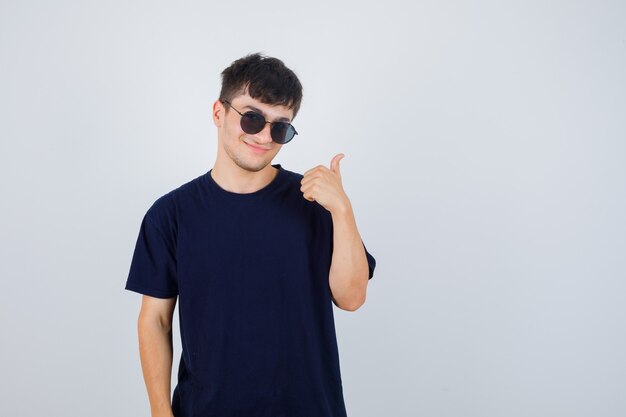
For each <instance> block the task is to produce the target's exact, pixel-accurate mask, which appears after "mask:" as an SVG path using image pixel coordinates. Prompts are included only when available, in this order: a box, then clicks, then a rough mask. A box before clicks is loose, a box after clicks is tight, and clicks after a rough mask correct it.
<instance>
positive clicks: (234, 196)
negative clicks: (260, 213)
mask: <svg viewBox="0 0 626 417" xmlns="http://www.w3.org/2000/svg"><path fill="white" fill-rule="evenodd" d="M272 166H273V167H274V168H277V169H278V173H277V174H276V176H275V177H274V179H273V180H272V181H271V182H270V183H269V184H267V185H266V186H265V187H263V188H261V189H258V190H256V191H253V192H251V193H235V192H232V191H228V190H225V189H223V188H222V187H220V185H219V184H218V183H217V182H216V181H215V180H214V179H213V177H212V176H211V171H213V169H210V170H209V171H208V172H207V173H206V174H205V176H206V179H207V183H208V186H209V188H210V189H211V190H212V191H214V192H216V193H217V194H220V195H221V196H223V197H225V198H228V199H230V200H248V199H254V198H258V197H261V196H263V195H265V194H267V193H269V192H271V191H272V190H273V189H275V188H276V187H277V186H278V185H279V184H280V182H281V181H282V179H283V177H284V175H285V170H284V169H283V167H282V166H281V165H280V164H272Z"/></svg>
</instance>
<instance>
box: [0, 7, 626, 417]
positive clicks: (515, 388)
mask: <svg viewBox="0 0 626 417" xmlns="http://www.w3.org/2000/svg"><path fill="white" fill-rule="evenodd" d="M256 51H260V52H264V53H266V54H268V55H272V56H277V57H279V58H281V59H282V60H284V62H285V63H286V64H287V65H288V66H289V67H291V68H292V69H293V70H294V71H295V72H296V73H297V74H298V76H299V77H300V79H301V81H302V83H303V86H304V100H303V103H302V109H301V113H300V114H299V115H298V117H297V118H296V119H295V121H294V125H295V126H296V127H297V129H298V132H299V133H300V134H299V135H298V136H297V137H296V138H295V139H294V141H293V142H291V143H290V144H288V145H286V146H284V147H283V149H282V150H281V152H280V153H279V154H278V156H277V157H276V159H274V161H273V163H281V164H282V165H283V166H284V167H285V168H286V169H289V170H293V171H297V172H300V173H302V172H304V171H306V170H308V169H309V168H312V167H314V166H316V165H318V164H324V165H326V166H328V165H329V163H330V160H331V159H332V157H333V156H334V155H335V154H337V153H340V152H342V153H344V154H345V155H346V157H345V158H344V159H343V160H342V161H341V172H342V177H343V184H344V188H345V190H346V192H347V194H348V196H349V198H350V199H351V201H352V204H353V207H354V210H355V215H356V220H357V225H358V226H359V230H360V232H361V235H362V237H363V240H364V242H365V243H366V245H367V247H368V249H369V250H370V252H371V253H372V254H373V255H374V257H375V258H376V260H377V262H378V265H377V269H376V272H375V275H374V278H373V279H372V281H371V282H370V283H369V287H368V297H367V301H366V303H365V305H364V306H363V307H361V308H360V309H359V310H357V311H356V312H353V313H351V312H346V311H343V310H339V309H338V308H336V307H334V310H335V320H336V323H337V337H338V342H339V353H340V359H341V372H342V379H343V387H344V395H345V401H346V406H347V409H348V414H349V415H350V416H351V417H369V416H372V417H373V416H376V417H379V416H391V417H405V416H406V417H409V416H425V417H431V416H432V417H502V416H507V417H508V416H511V417H513V416H515V417H517V416H519V417H526V416H550V417H552V416H567V417H575V416H606V417H609V416H616V417H617V416H620V417H623V416H624V415H626V395H625V393H626V323H625V321H626V320H625V319H626V283H625V281H626V261H625V259H626V221H625V213H626V168H625V166H626V5H625V3H624V2H618V1H614V2H606V1H599V2H597V1H596V2H592V1H587V2H583V1H579V2H567V1H558V2H557V1H553V2H545V1H532V2H527V1H523V2H522V1H518V2H501V1H481V2H461V1H459V2H451V1H429V2H413V3H409V2H401V1H393V0H392V1H383V2H367V1H356V0H352V1H350V2H332V3H331V2H315V3H313V2H311V3H306V4H302V3H298V2H279V1H264V2H251V1H232V2H221V3H213V2H208V1H205V2H200V1H195V2H173V1H171V2H165V1H158V2H155V1H151V2H148V1H145V2H138V1H118V2H112V1H107V2H103V1H100V2H78V1H76V2H69V1H56V2H51V1H50V2H43V1H41V2H29V1H17V0H15V1H7V0H1V1H0V138H1V147H0V155H1V156H0V158H1V160H0V162H1V165H0V170H1V172H0V174H1V175H0V185H1V193H2V200H1V201H2V203H1V204H0V210H1V216H0V228H1V229H0V233H1V239H2V240H1V247H0V253H1V256H2V260H1V262H0V273H1V281H0V292H1V294H2V303H1V305H0V326H1V327H0V332H1V334H2V341H1V343H0V375H1V376H0V415H2V416H33V417H35V416H44V415H45V416H64V417H70V416H72V417H73V416H76V417H84V416H89V417H100V416H102V417H104V416H148V415H149V407H148V397H147V394H146V390H145V386H144V382H143V377H142V374H141V366H140V361H139V350H138V341H137V329H136V327H137V323H136V320H137V314H138V312H139V306H140V300H141V296H140V295H138V294H136V293H132V292H130V291H126V290H124V289H123V287H124V284H125V281H126V277H127V274H128V270H129V267H130V261H131V257H132V252H133V249H134V245H135V242H136V239H137V235H138V232H139V226H140V222H141V219H142V216H143V214H144V213H145V212H146V210H147V209H148V207H149V206H150V205H151V204H152V202H154V200H155V199H156V198H158V197H159V196H161V195H163V194H165V193H166V192H168V191H170V190H172V189H174V188H176V187H178V186H179V185H181V184H183V183H185V182H187V181H189V180H191V179H193V178H196V177H197V176H199V175H201V174H203V173H205V172H207V171H208V170H209V169H210V168H211V167H212V165H213V163H214V161H215V156H216V150H217V142H216V140H217V139H216V133H215V127H214V125H213V123H212V121H211V117H210V109H211V105H212V103H213V101H214V100H215V99H216V98H217V95H218V92H219V87H220V77H219V74H220V72H221V70H222V69H224V68H225V67H226V66H228V65H229V64H230V63H231V62H232V61H233V60H235V59H237V58H239V57H241V56H243V55H245V54H247V53H250V52H256ZM268 245H277V250H279V249H280V248H279V245H280V242H268ZM175 314H176V315H175V320H174V326H175V327H174V340H175V348H174V364H173V374H174V378H173V379H174V383H175V375H176V371H177V366H178V360H179V357H180V340H179V338H180V336H179V328H178V322H177V320H178V311H176V313H175ZM172 388H173V386H172ZM294 417H297V416H294Z"/></svg>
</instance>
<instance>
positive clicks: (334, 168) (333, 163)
mask: <svg viewBox="0 0 626 417" xmlns="http://www.w3.org/2000/svg"><path fill="white" fill-rule="evenodd" d="M344 157H345V155H344V154H342V153H339V154H337V155H335V156H334V158H333V159H332V161H330V170H331V171H333V172H334V173H336V174H339V175H341V171H340V170H339V161H341V160H342V159H343V158H344Z"/></svg>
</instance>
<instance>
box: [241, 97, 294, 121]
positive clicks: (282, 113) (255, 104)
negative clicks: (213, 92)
mask: <svg viewBox="0 0 626 417" xmlns="http://www.w3.org/2000/svg"><path fill="white" fill-rule="evenodd" d="M231 102H232V104H233V106H235V107H236V108H237V110H239V111H248V110H252V111H256V112H258V113H261V114H262V115H263V116H265V118H266V119H267V120H270V121H274V122H278V121H280V122H289V121H291V119H293V110H292V109H290V108H289V107H287V106H281V105H274V104H267V103H263V102H261V101H259V100H257V99H254V98H252V97H250V96H249V95H248V94H247V93H246V94H241V95H239V96H236V97H235V98H233V99H232V100H231Z"/></svg>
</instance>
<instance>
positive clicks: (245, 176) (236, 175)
mask: <svg viewBox="0 0 626 417" xmlns="http://www.w3.org/2000/svg"><path fill="white" fill-rule="evenodd" d="M276 175H278V168H274V167H273V166H272V165H271V164H267V166H265V167H264V168H263V169H261V170H260V171H248V170H245V169H243V168H241V167H240V166H238V165H236V164H235V163H234V162H233V163H232V164H229V165H226V164H222V163H219V161H215V164H214V165H213V169H212V170H211V176H212V177H213V180H214V181H215V182H216V183H217V184H218V185H219V186H220V187H221V188H223V189H224V190H226V191H230V192H232V193H238V194H248V193H253V192H255V191H258V190H260V189H262V188H265V187H266V186H267V185H269V184H270V183H271V182H272V181H273V180H274V178H276Z"/></svg>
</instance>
